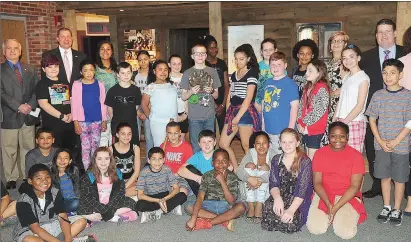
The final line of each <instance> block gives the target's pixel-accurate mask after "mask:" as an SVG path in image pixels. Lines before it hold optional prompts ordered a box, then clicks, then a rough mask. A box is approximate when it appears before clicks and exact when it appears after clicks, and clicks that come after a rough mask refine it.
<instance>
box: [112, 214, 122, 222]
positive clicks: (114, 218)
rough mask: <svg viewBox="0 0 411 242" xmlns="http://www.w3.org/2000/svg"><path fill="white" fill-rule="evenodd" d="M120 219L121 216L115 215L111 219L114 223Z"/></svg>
mask: <svg viewBox="0 0 411 242" xmlns="http://www.w3.org/2000/svg"><path fill="white" fill-rule="evenodd" d="M119 219H120V216H118V215H114V216H113V217H112V218H111V219H110V220H109V221H110V222H113V223H117V222H118V220H119Z"/></svg>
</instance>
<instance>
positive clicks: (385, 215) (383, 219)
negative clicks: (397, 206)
mask: <svg viewBox="0 0 411 242" xmlns="http://www.w3.org/2000/svg"><path fill="white" fill-rule="evenodd" d="M390 216H391V211H390V209H389V208H387V207H384V208H383V209H382V211H381V213H380V214H378V216H377V220H378V222H380V223H384V224H385V223H387V222H388V221H389V220H390Z"/></svg>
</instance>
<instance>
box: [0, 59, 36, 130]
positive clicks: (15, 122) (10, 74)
mask: <svg viewBox="0 0 411 242" xmlns="http://www.w3.org/2000/svg"><path fill="white" fill-rule="evenodd" d="M20 65H21V70H22V78H23V85H20V84H19V83H18V80H17V77H16V75H15V74H14V70H13V69H12V68H11V67H10V66H9V64H8V63H7V62H6V61H5V62H4V63H2V64H1V108H2V111H3V115H4V116H5V117H6V118H5V119H4V120H3V123H2V124H1V128H3V129H19V128H21V127H22V126H23V124H24V123H25V124H26V125H28V126H30V125H34V124H37V123H38V121H39V120H38V118H35V117H33V116H31V115H30V114H27V115H24V114H22V113H19V112H18V111H19V110H18V109H19V106H20V105H21V104H24V103H27V104H28V105H30V106H31V108H32V110H35V109H36V108H37V100H36V95H35V91H34V90H35V88H36V84H37V82H38V79H39V78H38V76H37V71H36V68H35V67H34V66H31V65H27V64H23V63H20Z"/></svg>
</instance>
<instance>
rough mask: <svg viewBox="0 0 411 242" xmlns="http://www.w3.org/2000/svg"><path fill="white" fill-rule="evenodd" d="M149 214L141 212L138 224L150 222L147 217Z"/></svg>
mask: <svg viewBox="0 0 411 242" xmlns="http://www.w3.org/2000/svg"><path fill="white" fill-rule="evenodd" d="M149 214H150V212H142V213H141V216H140V222H141V223H146V222H148V221H150V217H149V216H148V215H149Z"/></svg>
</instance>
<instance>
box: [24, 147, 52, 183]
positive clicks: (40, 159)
mask: <svg viewBox="0 0 411 242" xmlns="http://www.w3.org/2000/svg"><path fill="white" fill-rule="evenodd" d="M57 150H58V148H56V147H53V146H52V147H51V150H50V153H49V155H48V156H44V155H43V154H42V153H41V151H40V148H39V147H36V148H34V149H32V150H30V151H29V152H27V154H26V177H27V176H28V174H29V169H30V168H31V167H32V166H33V165H35V164H45V165H46V166H48V167H49V168H51V164H52V163H53V158H54V156H55V155H56V152H57Z"/></svg>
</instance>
